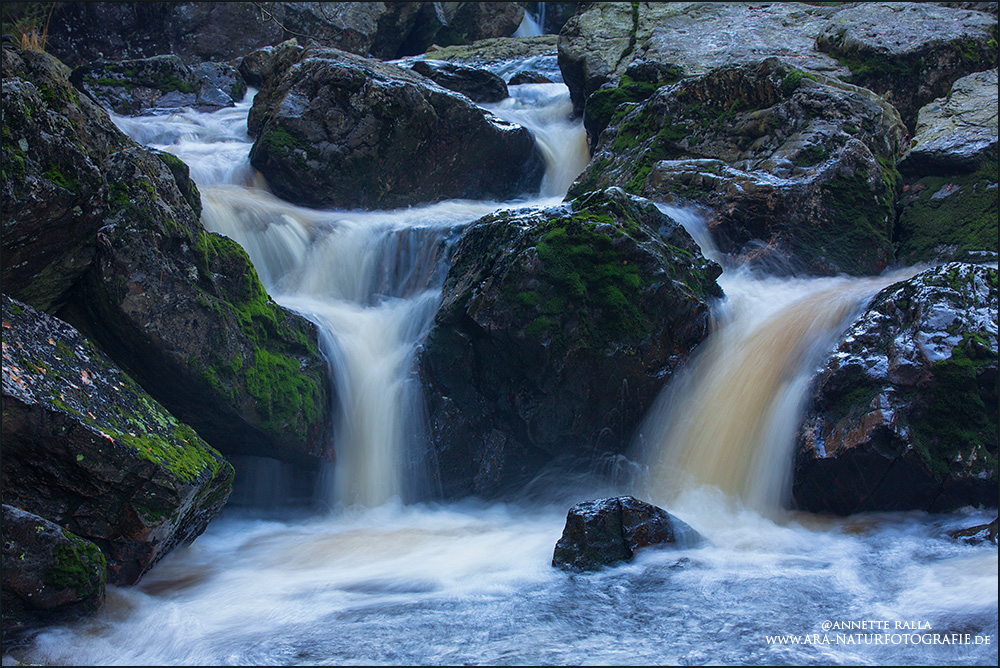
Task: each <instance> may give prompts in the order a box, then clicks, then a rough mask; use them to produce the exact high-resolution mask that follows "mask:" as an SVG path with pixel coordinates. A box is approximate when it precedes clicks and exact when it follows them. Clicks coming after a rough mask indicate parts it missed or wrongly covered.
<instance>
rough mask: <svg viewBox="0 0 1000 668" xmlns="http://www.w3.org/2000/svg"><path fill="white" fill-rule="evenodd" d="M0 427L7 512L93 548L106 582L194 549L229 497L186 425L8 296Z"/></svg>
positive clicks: (72, 334) (222, 476)
mask: <svg viewBox="0 0 1000 668" xmlns="http://www.w3.org/2000/svg"><path fill="white" fill-rule="evenodd" d="M2 430H3V466H2V473H3V498H4V503H7V504H11V505H14V506H17V507H18V508H21V509H23V510H26V511H29V512H31V513H34V514H36V515H40V516H41V517H44V518H46V519H49V520H51V521H53V522H55V523H56V524H58V525H59V526H61V527H63V528H65V529H66V530H67V531H70V532H72V533H74V534H76V535H77V536H80V537H82V538H85V539H87V540H89V541H92V542H93V543H96V544H97V546H99V547H100V549H101V552H103V554H104V556H105V557H106V558H107V569H108V581H109V582H111V583H114V584H133V583H134V582H136V580H138V579H139V578H140V577H141V576H142V574H143V573H145V572H146V571H147V570H149V568H150V567H151V566H152V565H153V564H154V563H156V562H157V561H158V560H160V559H162V558H163V557H164V556H165V555H166V554H168V553H169V552H170V551H171V550H173V549H174V548H176V547H179V546H182V545H187V544H189V543H191V542H192V541H193V540H194V539H195V538H196V537H197V536H199V535H200V534H201V533H202V532H203V531H204V530H205V528H206V527H207V526H208V522H209V521H210V520H211V519H212V517H214V516H215V514H216V513H217V512H218V511H219V510H220V509H221V508H222V506H223V505H224V504H225V502H226V499H227V498H228V497H229V493H230V491H231V489H232V479H233V468H232V466H230V465H229V464H228V463H227V462H226V461H225V460H224V459H223V458H222V456H221V455H219V453H218V452H216V451H215V450H214V449H212V448H211V447H210V446H209V445H208V444H206V443H205V442H204V441H203V440H202V439H201V438H200V437H199V436H198V434H196V433H195V432H194V430H193V429H191V427H189V426H187V425H185V424H182V423H180V422H178V421H177V420H176V418H174V417H173V416H172V415H171V414H170V413H168V412H167V411H166V410H164V409H163V407H162V406H160V404H158V403H157V402H156V401H155V400H154V399H153V398H152V397H150V396H149V395H148V394H146V392H144V391H143V390H142V388H140V387H139V386H138V385H136V383H135V382H134V381H133V380H132V379H131V378H130V377H129V376H127V375H126V374H124V373H123V372H122V371H121V370H120V369H119V368H118V367H117V366H115V364H114V363H113V362H112V361H111V360H110V359H109V358H108V357H107V356H106V355H105V354H104V353H102V352H101V351H100V350H98V349H97V348H96V347H94V345H93V344H92V343H91V342H90V341H88V340H87V339H85V338H84V337H83V336H82V335H81V334H80V333H79V332H78V331H76V330H75V329H74V328H73V327H71V326H70V325H68V324H66V323H65V322H62V321H61V320H58V319H57V318H54V317H52V316H50V315H48V314H46V313H43V312H41V311H38V310H36V309H34V308H32V307H30V306H28V305H26V304H22V303H20V302H17V301H14V300H12V299H10V298H9V297H7V296H4V297H3V427H2ZM5 519H6V518H5ZM5 571H6V563H5Z"/></svg>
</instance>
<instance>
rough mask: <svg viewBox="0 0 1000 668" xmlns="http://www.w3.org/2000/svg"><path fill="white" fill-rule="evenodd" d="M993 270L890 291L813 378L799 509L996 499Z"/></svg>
mask: <svg viewBox="0 0 1000 668" xmlns="http://www.w3.org/2000/svg"><path fill="white" fill-rule="evenodd" d="M996 312H997V270H996V269H995V268H991V267H986V266H978V265H972V264H962V263H950V264H946V265H942V266H940V267H936V268H933V269H928V270H926V271H924V272H921V273H919V274H917V275H916V276H914V277H913V278H911V279H909V280H906V281H902V282H900V283H896V284H894V285H891V286H889V287H887V288H885V289H884V290H882V291H881V292H880V293H879V294H878V295H877V296H876V297H875V299H874V300H873V301H872V303H871V305H870V306H869V307H868V310H867V311H865V313H864V314H863V315H862V316H861V318H860V319H859V320H858V321H857V323H855V325H854V326H853V327H852V328H851V330H850V331H849V332H848V333H847V335H846V336H845V338H844V339H843V341H842V342H841V344H840V346H839V347H838V348H837V350H836V351H835V352H834V353H833V354H832V355H831V356H830V358H829V360H828V361H827V362H826V364H825V366H824V368H823V370H822V371H821V372H820V374H819V376H818V377H817V379H816V381H815V390H814V398H813V403H812V406H811V408H810V409H809V410H808V411H807V412H806V414H805V418H804V421H803V426H802V428H801V431H800V434H799V439H798V443H799V449H798V455H797V460H796V470H795V478H794V485H793V493H794V499H795V504H796V505H797V507H799V508H802V509H805V510H810V511H817V512H832V513H836V514H849V513H856V512H862V511H880V510H926V511H929V512H943V511H948V510H952V509H955V508H960V507H963V506H966V505H985V506H988V507H994V508H995V507H996V505H997V468H996V462H997V407H998V397H997V321H996Z"/></svg>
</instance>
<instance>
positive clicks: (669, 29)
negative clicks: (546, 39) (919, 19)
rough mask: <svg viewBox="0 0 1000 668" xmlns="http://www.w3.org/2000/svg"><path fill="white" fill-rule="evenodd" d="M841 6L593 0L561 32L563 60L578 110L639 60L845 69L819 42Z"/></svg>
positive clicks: (708, 66) (693, 68) (694, 69)
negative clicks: (775, 60) (771, 61)
mask: <svg viewBox="0 0 1000 668" xmlns="http://www.w3.org/2000/svg"><path fill="white" fill-rule="evenodd" d="M835 11H836V8H833V7H816V6H810V5H807V4H804V3H797V2H778V3H771V4H769V5H764V6H761V5H755V4H753V3H737V2H733V3H730V2H640V3H633V4H629V3H626V2H594V3H587V5H586V6H584V7H582V8H581V9H580V10H579V11H578V12H577V13H576V14H575V15H574V16H573V17H572V18H571V19H569V20H568V21H567V22H566V24H565V25H564V26H563V28H562V30H561V31H560V32H559V67H560V68H561V69H562V73H563V78H564V79H565V81H566V85H567V86H569V90H570V97H571V98H572V100H573V108H574V110H575V111H576V113H577V115H582V114H583V111H584V106H585V105H586V102H587V98H588V97H590V95H591V93H593V92H594V91H596V90H598V89H599V88H601V86H603V85H604V84H606V83H609V84H610V85H611V86H612V87H617V86H618V85H619V83H620V82H621V78H622V76H623V74H624V73H625V70H626V69H627V68H628V67H629V66H630V65H631V64H632V62H633V61H634V60H636V59H639V60H645V61H650V62H656V63H660V64H662V65H665V66H668V67H676V68H678V69H679V70H680V71H681V73H682V74H683V75H684V76H700V75H703V74H705V73H707V72H709V71H711V70H713V69H716V68H719V67H723V66H733V65H738V64H746V63H752V62H756V61H759V60H762V59H764V58H767V57H769V56H776V57H780V58H782V59H783V60H785V61H786V62H788V63H789V67H793V66H794V67H796V68H798V69H802V70H806V71H810V72H820V73H828V74H837V73H845V74H846V72H847V70H846V68H844V67H842V66H840V65H838V63H837V61H835V60H834V59H833V58H831V57H830V56H827V55H826V54H823V53H819V52H817V51H816V50H815V49H814V48H813V44H814V41H815V39H816V36H817V35H818V34H819V32H820V30H821V29H822V27H823V26H824V25H826V23H827V22H828V20H829V17H830V16H831V14H833V12H835Z"/></svg>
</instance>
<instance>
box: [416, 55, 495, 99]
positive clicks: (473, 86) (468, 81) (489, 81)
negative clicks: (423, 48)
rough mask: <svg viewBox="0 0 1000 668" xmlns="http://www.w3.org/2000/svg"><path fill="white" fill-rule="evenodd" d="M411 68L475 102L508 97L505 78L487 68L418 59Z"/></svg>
mask: <svg viewBox="0 0 1000 668" xmlns="http://www.w3.org/2000/svg"><path fill="white" fill-rule="evenodd" d="M410 69H411V70H413V71H414V72H416V73H418V74H421V75H423V76H425V77H427V78H428V79H430V80H431V81H434V82H435V83H438V84H440V85H441V86H444V87H445V88H447V89H448V90H453V91H455V92H456V93H461V94H462V95H465V96H466V97H467V98H469V99H470V100H472V101H473V102H499V101H500V100H502V99H504V98H506V97H507V84H506V83H504V80H503V79H501V78H500V77H498V76H497V75H495V74H493V73H492V72H488V71H486V70H481V69H477V68H474V67H467V66H465V65H459V64H458V63H449V62H444V61H435V60H418V61H416V62H414V63H413V65H411V66H410Z"/></svg>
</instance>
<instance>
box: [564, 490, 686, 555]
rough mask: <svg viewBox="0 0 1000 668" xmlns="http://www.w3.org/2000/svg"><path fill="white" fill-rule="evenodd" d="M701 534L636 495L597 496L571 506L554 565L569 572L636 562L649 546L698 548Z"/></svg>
mask: <svg viewBox="0 0 1000 668" xmlns="http://www.w3.org/2000/svg"><path fill="white" fill-rule="evenodd" d="M702 540H703V539H702V537H701V535H700V534H699V533H698V532H697V531H695V530H694V529H692V528H691V527H689V526H688V525H687V524H685V523H684V522H682V521H680V520H679V519H677V518H676V517H674V516H673V515H671V514H670V513H668V512H667V511H665V510H663V509H662V508H657V507H656V506H653V505H650V504H648V503H645V502H643V501H639V500H638V499H636V498H634V497H631V496H619V497H614V498H609V499H597V500H595V501H585V502H583V503H578V504H576V505H575V506H573V507H572V508H570V509H569V513H567V515H566V526H565V528H564V529H563V534H562V537H561V538H560V539H559V542H558V543H556V548H555V551H554V552H553V555H552V565H553V566H557V567H559V568H562V569H564V570H569V571H592V570H597V569H600V568H602V567H604V566H613V565H615V564H618V563H621V562H627V561H632V559H633V557H634V555H635V551H636V550H638V549H640V548H643V547H648V546H650V545H672V546H673V547H680V548H685V547H694V546H696V545H697V544H699V543H700V542H701V541H702Z"/></svg>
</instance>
